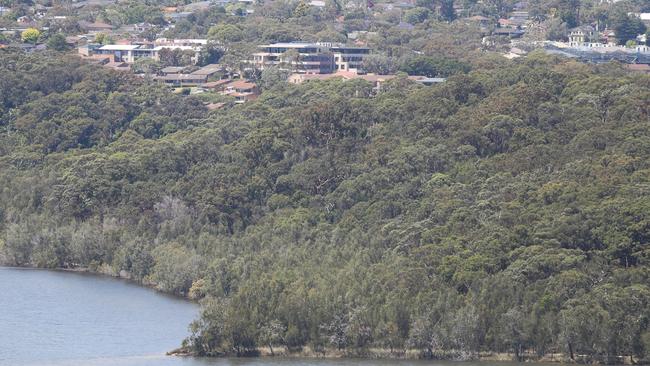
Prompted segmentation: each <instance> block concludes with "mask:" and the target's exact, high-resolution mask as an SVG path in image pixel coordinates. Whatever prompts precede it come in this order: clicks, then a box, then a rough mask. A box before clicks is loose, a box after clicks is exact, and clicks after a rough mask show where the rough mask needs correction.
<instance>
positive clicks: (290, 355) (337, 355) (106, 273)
mask: <svg viewBox="0 0 650 366" xmlns="http://www.w3.org/2000/svg"><path fill="white" fill-rule="evenodd" d="M0 268H9V269H19V270H41V271H55V272H68V273H77V274H80V275H89V276H98V277H107V278H108V277H110V278H113V279H116V280H121V281H125V282H127V283H130V284H132V285H135V286H140V287H144V288H149V289H151V290H153V291H155V292H157V293H159V294H161V295H164V296H170V297H173V298H176V299H182V300H185V301H189V302H192V303H195V304H198V303H199V301H198V300H194V299H191V298H189V297H187V296H181V295H177V294H173V293H170V292H165V291H162V290H160V289H157V288H156V284H155V283H147V282H140V281H136V280H134V279H132V278H131V277H130V275H129V273H128V272H126V271H121V272H115V271H113V270H112V269H111V268H110V267H108V266H100V267H98V268H97V270H93V269H92V268H90V267H72V268H63V267H57V268H43V267H37V266H34V265H26V266H7V265H4V264H0ZM273 351H274V352H273V354H272V353H271V352H270V350H269V348H268V347H266V346H265V347H257V348H256V349H254V350H251V351H249V352H248V353H247V354H245V355H236V354H234V353H224V354H221V355H217V356H199V355H196V354H193V353H192V352H191V351H189V350H188V349H186V348H184V347H179V348H176V349H173V350H171V351H168V352H166V353H165V354H166V356H171V357H195V358H205V359H212V358H231V357H232V358H260V359H261V358H287V359H301V358H302V359H325V360H327V359H332V360H336V359H351V360H353V359H360V360H414V361H415V360H422V361H448V362H467V361H473V362H485V363H490V362H512V363H540V364H586V365H649V364H650V362H649V361H648V360H638V359H636V360H633V361H632V360H631V359H630V356H610V357H609V359H607V360H606V359H603V358H602V357H595V356H589V355H576V358H575V359H574V360H572V359H570V358H568V357H567V356H566V355H564V354H562V353H550V354H546V355H544V356H541V357H540V356H538V355H537V354H535V353H524V354H523V355H521V357H520V359H519V360H517V359H516V356H515V354H514V353H501V352H490V351H482V352H479V353H477V354H476V353H474V354H472V353H464V352H456V351H438V352H435V353H434V355H433V356H432V357H430V358H429V357H423V352H422V351H420V350H415V349H409V350H403V349H400V350H390V349H384V348H368V349H365V350H349V351H347V350H341V351H340V350H337V349H332V348H325V349H324V350H322V351H314V350H313V349H311V348H310V347H309V346H305V347H303V348H302V349H301V350H299V351H298V350H296V351H292V350H289V349H288V348H287V347H284V346H277V348H276V347H274V349H273Z"/></svg>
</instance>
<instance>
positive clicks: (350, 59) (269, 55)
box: [248, 42, 370, 74]
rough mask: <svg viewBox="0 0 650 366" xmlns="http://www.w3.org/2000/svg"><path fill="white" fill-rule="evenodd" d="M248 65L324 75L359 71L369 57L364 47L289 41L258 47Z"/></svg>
mask: <svg viewBox="0 0 650 366" xmlns="http://www.w3.org/2000/svg"><path fill="white" fill-rule="evenodd" d="M258 47H259V48H260V49H261V52H256V53H254V54H253V58H252V60H249V61H248V62H249V63H250V64H252V65H253V66H254V67H255V68H257V69H260V70H264V69H265V68H267V67H270V66H280V67H282V68H283V69H286V70H290V71H292V72H296V73H305V74H327V73H331V72H334V71H336V70H345V71H355V70H356V71H361V68H362V66H363V58H364V57H365V56H367V55H368V54H370V49H369V48H367V47H348V46H345V45H342V44H333V43H323V42H318V43H309V42H288V43H273V44H268V45H261V46H258Z"/></svg>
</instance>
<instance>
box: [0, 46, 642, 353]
mask: <svg viewBox="0 0 650 366" xmlns="http://www.w3.org/2000/svg"><path fill="white" fill-rule="evenodd" d="M457 66H458V65H455V66H454V67H457ZM271 76H274V75H270V76H268V77H267V79H269V80H271V79H273V78H272V77H271ZM273 81H274V82H270V81H269V83H268V86H267V88H265V91H264V93H263V94H262V95H261V96H260V98H258V99H257V100H256V101H254V102H251V103H247V104H245V105H242V106H236V107H233V108H226V109H222V110H218V111H213V112H208V111H207V109H206V108H205V107H204V106H203V103H201V102H200V100H198V99H196V98H195V97H194V96H182V95H178V94H173V93H171V92H170V91H169V90H167V89H165V88H164V87H162V86H159V85H158V84H153V83H150V82H148V81H147V80H146V79H139V78H135V77H132V76H129V75H128V74H123V73H117V72H112V71H108V70H105V69H102V68H101V67H98V66H94V65H87V64H84V63H83V62H81V61H80V60H78V59H77V58H74V57H71V56H65V55H61V54H57V53H43V54H24V53H20V52H17V51H12V50H0V187H2V189H0V235H1V236H0V261H1V262H3V263H5V264H11V265H37V266H40V267H47V268H53V267H88V268H90V269H91V270H94V271H99V272H104V273H115V274H117V273H122V275H125V276H129V277H130V278H132V279H133V280H136V281H141V282H144V283H150V284H154V285H155V286H157V287H158V288H159V289H161V290H163V291H168V292H170V293H175V294H179V295H184V296H190V297H192V298H195V299H201V301H202V303H203V305H204V307H203V309H204V310H203V314H202V316H201V318H200V319H197V321H196V322H195V323H193V324H192V327H191V329H192V335H191V336H190V338H188V340H187V342H186V346H187V347H188V348H189V349H191V350H192V351H194V352H195V353H197V354H203V355H218V354H224V353H228V354H245V353H247V352H250V351H252V350H255V349H256V348H257V347H268V348H272V349H274V350H277V348H279V347H287V348H289V349H292V350H295V349H300V348H301V347H305V346H310V347H312V349H314V350H323V349H337V350H340V351H341V352H347V353H349V354H360V355H362V354H367V352H370V351H369V350H370V349H373V348H377V347H379V348H385V349H387V350H390V351H391V352H394V353H397V354H399V353H400V352H403V351H404V350H405V349H411V350H419V351H420V352H421V354H422V355H423V356H427V357H445V358H456V359H466V358H472V357H476V355H477V354H478V352H480V351H492V352H510V353H512V354H513V355H515V356H516V357H519V358H523V357H541V356H542V355H545V354H549V353H558V352H559V353H563V354H565V355H566V357H567V358H575V359H578V358H581V360H584V361H588V360H607V359H608V358H610V361H611V360H613V357H615V356H633V357H634V358H635V359H636V360H640V359H642V358H644V357H648V355H649V353H650V344H649V343H648V342H649V341H650V333H649V329H648V323H649V319H650V285H649V284H650V262H649V258H650V257H649V256H650V247H649V245H648V240H649V238H650V216H649V215H650V195H648V194H647V193H648V192H647V189H648V185H649V184H650V165H649V162H650V118H649V112H650V110H649V109H648V103H647V102H648V100H649V99H650V76H648V75H639V74H635V75H631V74H628V73H627V72H626V71H624V69H623V68H622V67H621V66H618V65H600V66H593V65H584V64H580V63H577V62H575V61H570V60H563V59H559V58H556V57H553V56H549V55H544V54H541V53H535V52H534V53H532V54H530V55H529V56H528V57H526V58H523V59H517V60H505V59H501V58H499V59H495V58H493V57H492V56H489V55H486V56H484V57H482V58H479V59H477V60H476V62H474V63H473V64H472V65H471V70H470V71H468V72H460V73H450V76H449V77H448V79H447V81H446V82H445V83H442V84H439V85H434V86H431V87H425V86H421V85H418V84H416V83H413V82H410V81H409V80H408V79H406V78H396V79H394V80H392V81H390V82H388V83H387V84H386V85H384V86H383V87H382V92H380V93H379V94H376V93H373V92H371V90H372V85H370V84H368V83H366V82H364V81H342V80H330V81H323V82H308V83H305V84H302V85H289V84H286V83H279V82H277V80H275V79H273ZM9 86H10V87H9Z"/></svg>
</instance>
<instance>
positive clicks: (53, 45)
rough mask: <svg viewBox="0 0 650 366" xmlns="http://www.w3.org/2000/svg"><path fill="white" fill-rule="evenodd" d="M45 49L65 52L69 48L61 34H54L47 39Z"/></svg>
mask: <svg viewBox="0 0 650 366" xmlns="http://www.w3.org/2000/svg"><path fill="white" fill-rule="evenodd" d="M47 47H48V48H50V49H53V50H55V51H65V50H67V49H68V48H69V47H68V44H67V42H66V40H65V36H64V35H63V34H61V33H56V34H55V35H53V36H51V37H50V38H48V40H47Z"/></svg>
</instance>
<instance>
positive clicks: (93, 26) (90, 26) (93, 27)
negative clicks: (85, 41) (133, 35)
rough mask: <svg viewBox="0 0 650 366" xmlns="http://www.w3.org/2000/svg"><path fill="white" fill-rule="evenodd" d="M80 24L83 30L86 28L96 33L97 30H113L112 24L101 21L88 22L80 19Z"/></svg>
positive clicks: (87, 30)
mask: <svg viewBox="0 0 650 366" xmlns="http://www.w3.org/2000/svg"><path fill="white" fill-rule="evenodd" d="M78 24H79V28H81V29H82V30H84V31H86V32H94V33H96V32H110V31H112V30H113V26H112V25H110V24H106V23H101V22H94V23H90V22H86V21H84V20H80V21H79V23H78Z"/></svg>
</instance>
